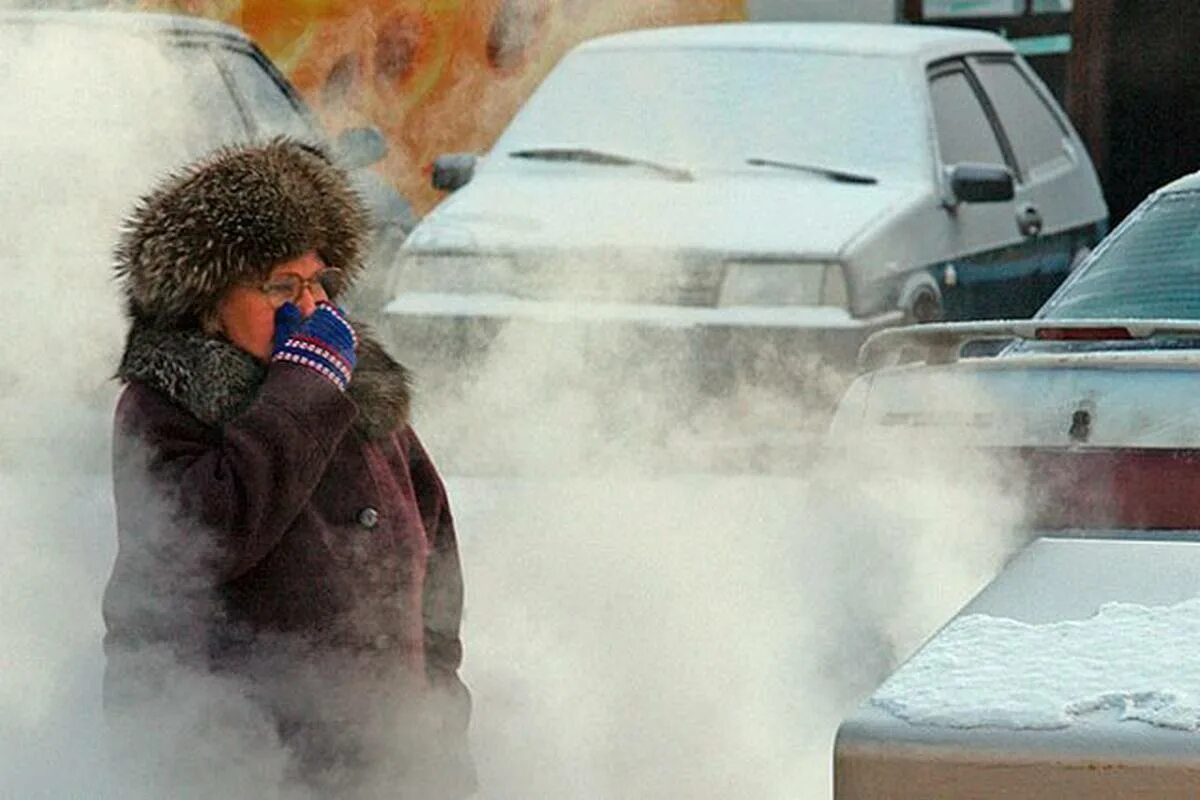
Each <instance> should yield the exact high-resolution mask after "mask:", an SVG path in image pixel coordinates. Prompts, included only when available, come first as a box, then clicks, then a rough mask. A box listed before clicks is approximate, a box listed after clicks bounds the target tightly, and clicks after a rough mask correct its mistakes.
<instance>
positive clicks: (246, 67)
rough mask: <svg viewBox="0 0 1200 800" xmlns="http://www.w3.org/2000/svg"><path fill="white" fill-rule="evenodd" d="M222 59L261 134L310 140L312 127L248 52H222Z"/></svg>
mask: <svg viewBox="0 0 1200 800" xmlns="http://www.w3.org/2000/svg"><path fill="white" fill-rule="evenodd" d="M221 59H222V61H223V62H224V63H225V65H226V67H227V68H228V70H227V71H228V73H229V77H230V80H232V81H233V85H234V87H235V88H236V89H237V92H238V94H240V95H241V97H242V99H243V100H244V101H245V102H246V104H247V105H248V106H249V107H248V108H247V112H248V113H249V115H250V118H251V120H252V122H253V124H254V125H255V126H256V127H257V128H258V129H259V132H260V133H265V134H269V135H274V134H287V135H289V136H297V137H300V138H302V139H312V138H313V137H314V132H313V129H312V126H311V125H310V124H309V122H308V120H307V119H305V117H304V115H303V114H302V113H301V111H300V109H298V108H297V107H296V105H295V103H294V102H293V101H292V98H291V97H289V96H288V95H287V93H286V92H285V91H284V90H283V88H282V87H281V86H280V85H279V84H278V83H276V82H275V79H274V78H273V77H272V76H271V75H270V73H269V72H267V70H266V69H265V68H264V66H263V65H262V64H260V63H259V62H258V61H257V60H256V59H255V58H254V57H253V56H252V55H250V54H249V53H243V52H241V51H231V50H222V51H221Z"/></svg>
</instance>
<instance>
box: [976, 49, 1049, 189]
mask: <svg viewBox="0 0 1200 800" xmlns="http://www.w3.org/2000/svg"><path fill="white" fill-rule="evenodd" d="M972 66H973V67H974V69H975V74H976V75H977V76H978V77H979V82H980V83H981V84H983V89H984V91H985V92H986V93H987V97H988V100H989V101H990V102H991V104H992V107H993V108H994V109H996V114H997V115H998V116H999V117H1000V125H1001V126H1002V127H1003V128H1004V133H1005V135H1006V136H1007V137H1008V141H1009V144H1011V145H1012V149H1013V153H1014V155H1015V156H1016V158H1017V166H1018V167H1019V168H1020V170H1021V174H1022V175H1025V176H1027V175H1029V174H1031V173H1033V172H1036V171H1037V170H1038V168H1039V167H1044V166H1046V165H1048V164H1052V163H1054V162H1056V161H1065V160H1066V159H1067V154H1066V150H1065V149H1064V147H1063V142H1064V140H1065V139H1066V137H1067V132H1066V131H1065V130H1063V127H1062V125H1060V124H1059V122H1058V120H1057V119H1055V117H1054V113H1053V112H1052V111H1051V110H1050V109H1049V108H1048V107H1047V106H1046V103H1045V102H1044V101H1043V100H1042V98H1041V97H1039V96H1038V94H1037V92H1036V91H1035V90H1034V88H1033V86H1032V85H1031V84H1030V83H1029V80H1028V79H1027V78H1026V77H1025V76H1024V75H1022V74H1021V71H1020V70H1019V69H1018V68H1017V65H1016V64H1014V63H1013V62H1012V61H1009V60H1003V61H1002V60H998V59H997V60H992V59H989V60H986V61H979V62H976V63H975V64H973V65H972Z"/></svg>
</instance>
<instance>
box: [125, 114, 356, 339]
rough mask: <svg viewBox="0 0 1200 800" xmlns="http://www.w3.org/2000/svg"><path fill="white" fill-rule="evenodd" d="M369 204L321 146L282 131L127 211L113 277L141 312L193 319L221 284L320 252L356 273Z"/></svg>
mask: <svg viewBox="0 0 1200 800" xmlns="http://www.w3.org/2000/svg"><path fill="white" fill-rule="evenodd" d="M367 230H368V220H367V212H366V210H365V208H364V207H363V204H362V201H361V199H360V198H359V197H358V195H357V194H355V192H354V190H353V189H352V188H351V186H350V181H349V178H348V176H347V175H346V174H345V173H344V172H343V171H342V170H340V169H339V168H337V167H335V166H334V165H333V162H332V160H331V159H330V158H329V156H328V155H326V154H325V153H324V152H323V151H322V150H321V149H319V148H317V147H314V146H312V145H309V144H305V143H301V142H298V141H295V140H293V139H288V138H286V137H278V138H275V139H272V140H271V141H269V142H267V143H266V144H258V145H246V146H235V147H226V148H222V149H221V150H218V151H216V152H215V153H213V154H212V155H210V156H208V157H206V158H204V159H202V160H200V161H198V162H196V163H194V164H192V165H190V166H188V167H185V168H184V169H182V170H180V171H179V172H177V173H175V174H173V175H170V176H169V177H167V178H166V180H164V181H163V182H162V183H161V184H160V185H159V186H158V187H157V188H156V189H155V190H154V191H152V192H151V193H150V194H148V195H146V196H145V197H143V198H142V199H141V201H140V202H139V203H138V205H137V207H136V208H135V209H134V211H133V213H132V214H131V215H130V216H129V217H128V219H126V221H125V225H124V227H123V229H122V232H121V238H120V241H119V243H118V245H117V249H116V254H115V255H116V272H117V278H118V280H120V281H121V282H122V285H123V288H124V291H125V296H126V299H127V301H128V304H129V313H130V315H131V316H132V317H133V318H134V319H135V320H140V321H142V322H146V323H150V324H152V325H155V326H161V327H188V326H191V325H195V324H197V323H198V322H199V321H200V320H201V319H203V318H204V316H205V315H206V314H208V313H209V312H211V311H212V310H213V309H214V308H215V307H216V304H217V301H218V299H219V298H220V296H221V294H222V293H223V292H224V290H225V289H227V288H228V287H230V286H232V285H233V284H235V283H239V282H242V281H259V280H262V279H264V278H265V277H266V276H267V275H268V274H269V273H270V271H271V269H272V268H273V267H274V266H275V265H277V264H279V263H280V262H283V261H288V260H290V259H293V258H296V257H297V256H300V255H303V254H304V253H306V252H308V251H310V250H315V251H316V252H317V254H318V255H319V256H320V257H321V259H322V260H323V261H324V262H325V263H326V264H327V265H329V266H331V267H338V268H339V269H342V270H344V271H345V272H346V274H347V277H348V278H350V279H353V277H354V276H355V275H356V274H357V273H358V272H360V271H361V269H362V258H363V249H364V247H365V246H366V242H367Z"/></svg>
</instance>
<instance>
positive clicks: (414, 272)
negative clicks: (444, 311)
mask: <svg viewBox="0 0 1200 800" xmlns="http://www.w3.org/2000/svg"><path fill="white" fill-rule="evenodd" d="M397 267H398V269H397V270H396V276H395V282H394V284H393V286H392V287H391V288H392V291H393V294H403V293H406V292H434V293H449V294H503V293H505V292H508V291H511V290H512V287H513V284H514V280H515V277H514V274H513V261H512V259H509V258H505V257H504V256H481V255H474V254H456V253H420V252H412V251H409V252H407V253H405V254H404V256H403V257H402V258H401V259H400V260H399V261H398V263H397Z"/></svg>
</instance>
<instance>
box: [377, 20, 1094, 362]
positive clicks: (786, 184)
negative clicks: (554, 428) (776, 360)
mask: <svg viewBox="0 0 1200 800" xmlns="http://www.w3.org/2000/svg"><path fill="white" fill-rule="evenodd" d="M434 179H435V183H436V185H438V186H440V187H443V188H457V191H456V192H455V193H454V194H453V195H451V196H450V197H448V198H447V199H446V200H445V201H444V202H443V203H442V204H441V205H440V206H439V207H437V208H436V209H434V210H433V211H432V212H431V213H430V214H429V215H428V216H427V217H426V218H425V219H424V220H423V221H422V222H421V223H419V224H418V226H417V228H416V229H415V230H414V231H413V233H412V234H411V236H410V237H409V239H408V241H407V242H406V244H405V246H404V248H403V250H402V257H401V259H400V260H399V262H398V264H397V268H396V270H395V275H394V281H395V283H394V288H393V289H392V300H391V302H390V303H389V304H388V305H387V307H386V316H387V323H386V324H387V325H388V326H389V327H390V328H391V329H392V330H393V333H394V337H393V339H394V341H395V343H396V346H397V348H398V349H399V350H401V351H403V353H404V355H405V357H406V358H408V359H409V360H411V361H413V362H416V363H417V364H421V363H422V362H429V361H430V356H433V357H434V358H435V359H436V360H439V361H444V360H445V356H446V355H448V354H451V355H454V356H459V357H461V356H469V354H470V352H471V351H475V350H479V349H481V348H484V349H485V348H486V345H487V342H488V341H489V340H490V338H491V337H492V336H494V335H495V334H496V332H497V331H498V330H499V329H500V328H501V327H502V326H503V325H505V324H507V323H509V322H512V321H524V322H528V323H532V324H535V325H538V324H543V323H548V322H553V323H563V322H572V321H574V322H579V323H587V324H590V325H592V326H593V327H596V326H597V325H598V326H610V327H612V328H614V329H615V328H619V329H621V330H624V331H629V330H636V331H639V332H641V333H644V334H646V335H647V336H650V337H651V338H652V340H653V337H655V336H662V337H664V338H674V339H676V340H678V339H679V338H683V339H685V340H687V341H688V342H689V343H690V349H688V350H687V351H686V352H687V353H688V354H689V355H691V356H694V357H695V360H697V361H698V362H700V363H702V364H703V365H707V366H708V367H713V368H717V369H727V368H729V367H730V366H731V365H732V366H733V367H737V366H739V365H745V364H749V363H751V362H752V361H753V360H754V359H753V358H752V357H750V355H751V354H753V352H754V350H755V348H757V347H758V346H759V344H760V343H762V342H764V341H772V342H774V343H776V344H777V345H778V346H779V350H781V351H783V352H786V353H794V352H812V351H820V352H822V353H824V354H826V355H827V356H828V357H829V358H830V359H831V360H832V361H834V362H843V363H844V362H848V361H852V360H853V353H854V352H855V351H856V350H857V348H858V345H859V344H861V342H862V340H863V339H864V338H865V336H866V335H867V334H869V333H870V332H871V331H874V330H876V329H878V328H881V327H884V326H890V325H894V324H897V323H900V322H902V321H904V320H910V321H911V320H917V321H927V320H940V319H977V318H994V317H1009V316H1018V315H1026V316H1027V315H1029V314H1032V313H1033V312H1034V311H1035V310H1036V309H1037V308H1038V307H1039V306H1040V305H1041V303H1042V302H1043V301H1044V300H1045V299H1046V298H1047V297H1048V296H1049V295H1050V293H1051V292H1052V291H1053V290H1054V289H1055V287H1056V286H1057V285H1058V284H1059V283H1060V282H1061V281H1062V279H1063V278H1064V277H1065V276H1066V275H1067V274H1068V272H1069V270H1070V269H1071V267H1072V266H1073V265H1075V264H1076V263H1077V262H1078V261H1079V260H1080V259H1081V257H1082V255H1083V254H1086V253H1087V252H1088V250H1089V249H1090V248H1091V247H1092V246H1093V245H1094V244H1095V243H1096V242H1097V241H1098V240H1099V238H1100V237H1101V236H1102V235H1103V234H1104V232H1105V231H1106V225H1107V210H1106V207H1105V204H1104V200H1103V197H1102V195H1101V191H1100V187H1099V184H1098V182H1097V179H1096V175H1095V173H1094V170H1093V168H1092V164H1091V162H1090V161H1089V159H1088V156H1087V153H1086V152H1085V150H1084V147H1083V145H1082V144H1081V142H1080V140H1079V138H1078V136H1077V134H1076V133H1075V131H1074V130H1073V129H1072V127H1071V125H1070V123H1069V122H1068V120H1067V118H1066V116H1065V115H1064V114H1063V112H1062V110H1061V109H1060V108H1059V107H1058V105H1057V104H1056V103H1055V101H1054V100H1053V98H1052V96H1051V95H1050V93H1049V92H1048V91H1047V90H1046V89H1045V88H1044V86H1043V85H1042V84H1041V82H1040V81H1039V80H1038V79H1037V77H1036V76H1035V75H1034V74H1033V72H1032V71H1031V70H1030V68H1029V67H1028V65H1027V64H1026V63H1025V62H1024V61H1023V60H1022V59H1021V57H1020V56H1019V55H1017V54H1016V53H1015V52H1014V51H1013V49H1012V47H1011V46H1010V45H1009V44H1008V43H1007V42H1005V41H1004V40H1003V39H1001V38H999V37H997V36H994V35H992V34H988V33H982V32H974V31H966V30H962V29H939V28H932V27H909V26H903V25H855V24H757V25H756V24H737V25H712V26H695V27H683V28H667V29H657V30H646V31H637V32H632V33H624V34H619V35H614V36H609V37H604V38H601V39H596V40H593V41H590V42H587V43H585V44H583V45H582V46H580V47H578V48H577V49H576V50H574V51H572V52H571V53H570V54H568V55H567V57H566V58H565V59H564V60H563V61H562V62H561V63H560V64H559V65H558V66H557V67H556V68H555V69H554V70H553V71H552V72H551V74H550V75H549V77H548V78H547V79H546V80H545V82H544V83H543V84H542V85H541V87H540V88H539V89H538V90H537V91H536V93H535V94H534V95H533V96H532V98H531V99H530V100H529V102H528V103H527V104H526V105H525V106H524V107H523V108H522V109H521V111H520V112H519V113H518V114H517V116H516V118H515V119H514V120H513V121H512V123H511V124H510V126H509V127H508V128H507V130H506V131H505V132H504V133H503V135H502V136H501V137H500V138H499V140H498V141H497V142H496V144H495V146H494V147H493V148H492V150H491V151H490V153H489V155H488V156H487V157H486V158H485V159H483V160H481V161H479V163H478V165H476V162H475V160H474V159H473V158H472V157H469V156H458V157H453V158H450V157H448V158H444V159H441V160H440V161H439V163H438V164H437V165H436V167H435V173H434ZM458 187H461V188H458ZM651 351H652V352H655V349H654V348H651ZM657 352H659V353H661V352H663V351H662V350H658V351H657ZM666 352H674V353H676V354H678V352H679V351H671V350H669V349H668V350H667V351H666ZM733 372H734V373H736V372H737V370H736V369H734V370H733ZM709 383H710V385H711V382H709Z"/></svg>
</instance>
